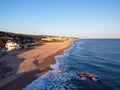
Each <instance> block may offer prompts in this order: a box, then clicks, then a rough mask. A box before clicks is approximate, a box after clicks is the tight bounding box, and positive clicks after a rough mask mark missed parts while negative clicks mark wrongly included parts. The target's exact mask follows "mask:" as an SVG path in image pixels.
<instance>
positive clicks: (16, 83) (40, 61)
mask: <svg viewBox="0 0 120 90" xmlns="http://www.w3.org/2000/svg"><path fill="white" fill-rule="evenodd" d="M71 41H72V40H71V39H67V40H65V41H61V42H50V43H46V44H45V45H42V46H39V47H35V48H33V49H30V50H29V49H28V50H20V51H14V52H10V53H9V54H7V55H5V56H4V57H2V59H1V60H7V61H8V62H9V63H10V65H11V66H12V67H13V68H14V69H13V71H12V72H11V75H9V76H7V77H6V78H4V79H2V80H0V90H21V89H22V88H24V87H25V86H27V85H28V84H30V83H31V82H32V81H33V80H35V79H37V78H38V77H40V76H41V75H44V74H45V73H47V72H48V70H49V69H50V65H51V64H54V63H55V59H54V57H55V56H56V55H59V54H61V53H63V51H64V50H65V49H67V48H68V47H70V45H71Z"/></svg>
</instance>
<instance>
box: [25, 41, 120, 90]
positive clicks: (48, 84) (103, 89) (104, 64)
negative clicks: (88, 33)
mask: <svg viewBox="0 0 120 90" xmlns="http://www.w3.org/2000/svg"><path fill="white" fill-rule="evenodd" d="M55 58H56V64H53V65H51V68H52V70H50V71H49V72H48V73H47V74H46V75H44V76H42V77H40V78H38V79H37V80H35V81H33V82H32V83H31V84H29V85H28V86H26V87H25V88H24V89H23V90H120V39H88V40H87V39H81V40H76V41H74V42H73V44H72V46H71V47H70V48H69V49H68V50H65V52H64V53H63V54H62V55H59V56H56V57H55ZM61 70H62V71H64V72H61ZM86 71H87V72H90V73H92V74H94V75H95V76H96V77H97V78H98V80H97V81H91V80H88V79H83V78H79V77H78V76H77V74H78V73H81V72H86Z"/></svg>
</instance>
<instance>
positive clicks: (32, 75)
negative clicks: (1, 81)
mask: <svg viewBox="0 0 120 90" xmlns="http://www.w3.org/2000/svg"><path fill="white" fill-rule="evenodd" d="M72 41H73V40H65V41H63V42H52V43H47V44H46V45H48V46H50V45H53V46H51V48H53V49H55V51H54V50H53V51H51V53H52V54H50V55H47V56H46V55H45V56H44V55H43V56H42V58H40V60H41V59H42V61H40V62H39V65H38V69H36V70H34V71H32V72H27V73H25V74H23V75H21V76H20V77H18V78H17V79H15V80H13V81H11V82H10V83H8V84H6V85H5V86H3V87H2V88H0V89H1V90H9V89H11V90H21V89H23V88H25V87H26V86H27V85H28V84H30V83H31V82H32V81H34V80H35V79H37V78H38V77H40V76H42V75H44V74H46V73H47V72H48V71H49V70H50V65H51V64H54V63H56V60H55V56H56V55H60V54H62V53H63V51H64V50H65V49H67V48H69V47H70V46H71V42H72ZM57 43H59V44H58V45H59V46H61V47H62V48H60V47H58V46H57V47H56V48H54V45H55V44H56V45H57ZM63 44H64V45H63ZM38 49H39V48H38ZM47 53H48V51H47Z"/></svg>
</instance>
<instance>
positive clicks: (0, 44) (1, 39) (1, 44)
mask: <svg viewBox="0 0 120 90" xmlns="http://www.w3.org/2000/svg"><path fill="white" fill-rule="evenodd" d="M0 47H4V40H3V38H2V37H0Z"/></svg>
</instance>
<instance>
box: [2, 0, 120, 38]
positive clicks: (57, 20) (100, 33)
mask: <svg viewBox="0 0 120 90" xmlns="http://www.w3.org/2000/svg"><path fill="white" fill-rule="evenodd" d="M0 30H2V31H9V32H17V33H27V34H44V35H46V34H47V35H62V36H66V35H67V36H77V37H82V38H100V37H101V38H108V37H109V38H120V0H0Z"/></svg>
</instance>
